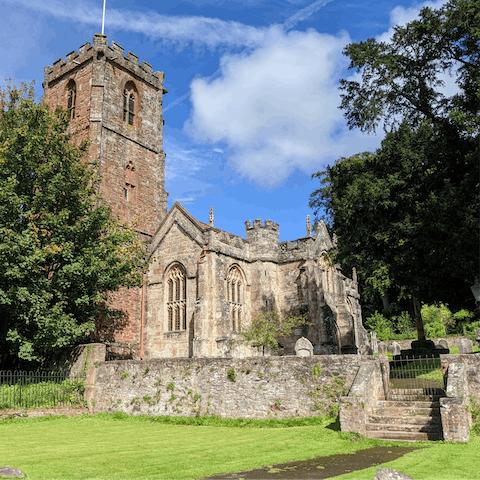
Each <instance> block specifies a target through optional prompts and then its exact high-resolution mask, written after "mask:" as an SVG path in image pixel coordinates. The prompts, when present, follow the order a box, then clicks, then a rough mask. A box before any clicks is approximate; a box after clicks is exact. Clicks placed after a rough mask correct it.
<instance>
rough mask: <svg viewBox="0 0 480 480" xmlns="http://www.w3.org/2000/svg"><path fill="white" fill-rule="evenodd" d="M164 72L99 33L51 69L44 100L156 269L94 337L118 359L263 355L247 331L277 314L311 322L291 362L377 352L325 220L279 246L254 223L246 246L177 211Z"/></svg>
mask: <svg viewBox="0 0 480 480" xmlns="http://www.w3.org/2000/svg"><path fill="white" fill-rule="evenodd" d="M163 80H164V74H163V72H158V71H157V72H153V68H152V66H151V65H149V64H148V63H146V62H145V61H142V62H141V63H140V62H139V58H138V57H137V56H136V55H134V54H133V53H131V52H128V54H127V55H126V56H125V54H124V49H123V48H122V47H121V46H120V45H118V44H116V43H115V42H112V43H111V45H110V46H109V45H108V42H107V37H106V36H105V35H100V34H96V35H95V37H94V38H93V45H92V44H91V43H90V42H88V43H86V44H84V45H82V46H81V47H80V49H79V51H78V52H77V51H73V52H71V53H69V54H68V55H67V56H66V59H65V60H64V59H63V58H61V59H59V60H57V61H56V62H55V63H54V64H53V66H48V67H46V68H45V80H44V83H43V87H44V102H45V103H46V104H48V105H49V106H50V107H51V108H55V107H57V106H61V107H63V108H65V109H68V110H69V112H70V119H71V128H72V129H74V130H75V131H78V132H79V133H78V136H79V137H80V139H89V140H90V142H91V145H90V150H89V157H90V160H92V161H95V162H97V164H98V168H99V171H100V174H101V175H102V184H101V190H102V194H103V197H104V199H105V201H107V202H108V203H109V204H110V205H111V206H112V209H113V212H114V214H115V215H117V216H119V217H120V218H121V220H122V221H125V222H130V223H131V222H135V229H136V230H137V232H138V235H139V236H140V238H141V239H142V240H143V241H145V242H146V244H147V246H148V249H149V255H150V256H151V259H152V262H151V263H150V267H149V270H148V273H147V274H146V286H145V287H143V288H142V289H128V290H127V289H123V290H120V291H119V292H113V293H112V294H111V298H110V299H109V302H110V305H111V306H113V307H114V308H116V309H117V310H119V311H121V312H123V314H122V315H121V316H119V317H115V318H112V319H110V320H108V319H102V320H101V321H100V320H99V323H98V325H97V332H96V334H95V335H96V338H97V339H98V340H100V341H103V342H105V343H107V347H108V348H107V352H108V355H109V358H111V359H113V358H142V359H153V358H180V357H183V358H184V357H229V356H233V357H243V356H250V355H258V354H259V353H258V352H257V351H256V349H253V348H250V347H249V346H247V345H244V344H243V343H242V342H241V341H239V340H240V339H241V336H240V332H241V331H242V329H245V328H248V325H249V324H250V322H251V320H252V318H254V317H255V316H256V315H259V314H262V312H264V311H265V310H268V309H273V308H275V309H277V310H278V311H285V312H286V313H287V314H291V315H300V314H305V315H306V316H307V318H308V323H307V324H306V325H303V326H302V327H299V328H297V329H295V330H294V331H293V332H292V335H291V336H290V337H289V338H284V339H281V340H280V341H281V344H282V347H283V348H282V349H281V353H283V354H293V353H294V350H293V346H294V345H295V342H296V340H298V339H299V338H300V337H306V338H307V339H308V340H310V342H311V343H312V345H313V347H314V354H329V353H360V354H365V353H367V352H368V339H367V334H366V331H365V329H364V327H363V325H362V319H361V308H360V304H359V298H360V296H359V294H358V284H357V281H356V278H355V277H356V276H355V272H354V278H353V279H349V278H346V277H345V276H344V275H343V274H342V272H341V271H340V267H339V265H332V264H331V262H329V258H328V252H329V251H331V250H332V249H334V248H335V245H334V243H333V242H332V239H331V238H330V236H329V233H328V231H327V228H326V226H325V224H324V223H323V222H320V224H319V225H318V227H317V229H316V231H315V233H314V235H312V228H311V226H310V219H309V217H307V223H306V232H305V233H306V234H305V236H302V237H300V238H298V239H296V240H293V241H287V242H280V241H279V225H278V224H277V223H275V222H272V221H271V220H265V221H262V220H259V219H256V220H253V223H252V221H251V220H247V221H246V222H245V238H243V237H239V236H236V235H233V234H231V233H228V232H225V231H223V230H220V229H218V228H216V227H215V224H214V211H213V208H211V209H210V212H205V220H207V218H208V223H204V222H202V221H200V220H198V219H196V218H194V217H193V216H192V215H191V214H190V213H189V212H188V211H187V210H186V209H185V208H184V207H183V206H182V205H180V204H179V203H177V202H176V203H175V204H174V205H173V207H172V208H171V209H170V211H168V208H167V197H168V194H167V192H166V191H165V157H166V155H165V153H164V151H163V125H164V123H165V122H164V120H163V117H162V106H163V95H164V94H165V93H167V92H168V91H167V90H166V89H165V88H164V86H163Z"/></svg>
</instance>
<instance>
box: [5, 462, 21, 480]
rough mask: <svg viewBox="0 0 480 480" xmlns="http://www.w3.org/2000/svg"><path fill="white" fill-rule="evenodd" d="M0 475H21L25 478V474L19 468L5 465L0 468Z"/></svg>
mask: <svg viewBox="0 0 480 480" xmlns="http://www.w3.org/2000/svg"><path fill="white" fill-rule="evenodd" d="M0 477H2V478H3V477H21V478H25V474H24V473H23V472H22V471H21V470H20V469H19V468H13V467H9V466H8V465H6V466H5V467H2V468H0Z"/></svg>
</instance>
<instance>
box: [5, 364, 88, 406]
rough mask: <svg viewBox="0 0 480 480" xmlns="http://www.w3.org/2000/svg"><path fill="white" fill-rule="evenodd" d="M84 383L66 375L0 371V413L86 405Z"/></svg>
mask: <svg viewBox="0 0 480 480" xmlns="http://www.w3.org/2000/svg"><path fill="white" fill-rule="evenodd" d="M84 390H85V383H84V382H83V381H82V378H81V377H74V376H71V375H69V373H68V372H66V371H36V372H25V371H13V372H12V371H10V370H0V411H2V410H3V411H5V410H24V409H32V408H57V407H78V406H82V405H84V400H83V394H84Z"/></svg>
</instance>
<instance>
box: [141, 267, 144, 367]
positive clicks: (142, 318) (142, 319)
mask: <svg viewBox="0 0 480 480" xmlns="http://www.w3.org/2000/svg"><path fill="white" fill-rule="evenodd" d="M144 318H145V273H144V274H143V285H142V313H141V317H140V360H145V358H144V356H143V321H144Z"/></svg>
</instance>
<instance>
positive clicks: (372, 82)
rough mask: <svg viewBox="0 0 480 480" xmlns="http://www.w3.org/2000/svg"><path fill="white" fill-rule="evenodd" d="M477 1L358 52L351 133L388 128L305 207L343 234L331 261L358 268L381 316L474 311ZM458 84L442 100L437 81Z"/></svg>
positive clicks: (328, 176) (343, 162)
mask: <svg viewBox="0 0 480 480" xmlns="http://www.w3.org/2000/svg"><path fill="white" fill-rule="evenodd" d="M479 12H480V0H472V1H465V0H452V1H450V2H449V3H447V4H446V5H445V6H443V7H442V8H441V9H439V10H430V9H428V8H425V9H423V10H422V13H421V15H420V18H419V20H417V21H414V22H411V23H409V24H407V25H406V26H404V27H396V28H395V33H394V35H393V37H392V39H391V40H390V41H389V42H377V41H376V40H373V39H369V40H367V41H366V42H360V43H358V44H351V45H349V46H348V47H347V48H346V49H345V54H346V55H348V56H349V57H350V60H351V64H350V68H353V69H355V70H356V71H357V72H358V73H360V74H361V78H362V80H361V82H357V81H347V80H342V82H341V84H342V86H341V89H342V91H343V94H342V98H343V100H342V106H341V108H343V109H344V111H345V116H346V117H347V119H348V122H349V125H350V127H351V128H360V129H361V130H364V131H372V130H375V128H376V127H377V126H378V125H379V124H380V123H381V122H383V123H384V125H385V126H386V130H388V133H387V134H386V136H385V138H384V140H383V142H382V146H381V149H379V150H377V151H376V152H375V153H370V152H364V153H359V154H357V155H354V156H352V157H350V158H341V159H339V160H338V161H337V162H336V163H335V165H333V166H329V167H327V168H326V170H325V171H323V172H318V173H316V174H314V175H313V177H314V178H318V179H319V180H320V182H321V187H320V188H319V189H318V190H316V191H315V192H313V194H312V195H311V197H310V205H311V207H313V208H314V209H315V213H316V215H317V217H318V215H319V213H324V214H325V217H326V221H327V224H329V225H330V226H331V228H332V229H333V231H334V232H335V233H336V235H337V238H338V246H339V251H338V253H337V255H336V258H335V259H334V260H335V261H338V262H340V263H341V264H342V267H343V268H344V269H345V270H346V271H349V270H351V268H352V267H354V266H355V267H356V268H357V272H358V278H359V282H360V286H361V290H362V296H363V298H364V299H365V300H367V301H369V302H372V303H374V308H375V304H378V301H379V299H380V298H382V300H383V302H384V310H386V309H387V307H388V305H389V303H390V301H391V300H393V302H394V303H398V302H400V301H403V300H404V299H408V298H410V297H412V296H414V297H416V298H417V300H419V301H421V302H424V303H436V302H444V303H447V304H448V305H450V306H451V307H452V308H455V309H460V308H464V307H468V308H472V307H473V300H472V299H471V298H470V297H471V293H470V290H469V286H470V285H471V284H472V283H473V282H474V278H475V276H476V275H477V274H478V252H479V235H478V212H479V197H478V188H479V187H478V178H479V168H478V158H479V146H478V137H479V126H480V117H479V116H478V115H477V111H478V109H479V106H480V76H479V75H478V64H479V62H480V32H479V30H478V28H477V27H476V25H478V20H479V15H480V13H479ZM445 71H448V72H450V74H451V75H452V76H454V77H455V79H456V83H457V86H458V89H459V90H458V93H456V94H454V95H451V96H450V97H447V96H446V94H445V93H444V91H443V90H442V89H441V87H442V84H443V80H442V78H441V75H442V74H443V73H444V72H445Z"/></svg>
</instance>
